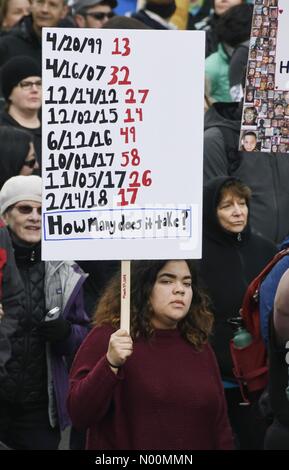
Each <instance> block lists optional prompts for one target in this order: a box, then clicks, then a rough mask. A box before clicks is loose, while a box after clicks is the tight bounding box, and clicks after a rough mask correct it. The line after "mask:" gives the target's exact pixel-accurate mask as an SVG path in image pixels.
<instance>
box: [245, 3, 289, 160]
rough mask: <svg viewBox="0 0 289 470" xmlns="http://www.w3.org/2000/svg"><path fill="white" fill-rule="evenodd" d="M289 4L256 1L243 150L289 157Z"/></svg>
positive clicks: (246, 93)
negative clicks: (286, 154) (281, 154)
mask: <svg viewBox="0 0 289 470" xmlns="http://www.w3.org/2000/svg"><path fill="white" fill-rule="evenodd" d="M288 25H289V1H288V0H255V6H254V13H253V20H252V30H251V40H250V46H249V57H248V65H247V76H246V87H245V93H244V106H243V115H242V123H241V135H240V146H239V148H240V150H243V151H248V152H252V151H261V152H273V153H275V152H281V153H289V57H288V56H289V54H288V50H287V49H288V47H287V46H288V39H289V37H288Z"/></svg>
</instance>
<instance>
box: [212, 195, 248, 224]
mask: <svg viewBox="0 0 289 470" xmlns="http://www.w3.org/2000/svg"><path fill="white" fill-rule="evenodd" d="M217 217H218V220H219V223H220V225H221V226H222V227H223V228H224V229H225V230H227V231H228V232H232V233H240V232H242V231H243V230H244V228H245V227H246V225H247V219H248V206H247V203H246V200H245V199H244V198H240V197H239V196H236V195H235V194H233V193H232V192H231V191H230V190H229V189H228V191H225V193H224V195H223V197H222V199H221V201H220V202H219V204H218V207H217Z"/></svg>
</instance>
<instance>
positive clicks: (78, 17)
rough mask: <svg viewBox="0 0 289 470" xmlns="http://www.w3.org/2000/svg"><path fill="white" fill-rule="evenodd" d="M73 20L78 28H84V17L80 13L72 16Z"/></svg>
mask: <svg viewBox="0 0 289 470" xmlns="http://www.w3.org/2000/svg"><path fill="white" fill-rule="evenodd" d="M73 19H74V22H75V24H76V26H78V28H85V26H86V25H85V17H84V16H82V15H75V16H74V18H73Z"/></svg>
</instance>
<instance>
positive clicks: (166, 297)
mask: <svg viewBox="0 0 289 470" xmlns="http://www.w3.org/2000/svg"><path fill="white" fill-rule="evenodd" d="M192 298H193V291H192V277H191V273H190V270H189V267H188V265H187V263H186V261H184V260H180V261H179V260H177V261H168V262H167V263H166V264H165V265H164V266H163V268H162V269H161V270H160V271H159V272H158V274H157V279H156V282H155V284H154V286H153V289H152V293H151V296H150V304H151V307H152V310H153V313H152V318H151V322H152V325H153V327H154V328H158V329H164V330H171V329H175V328H176V327H177V325H178V323H179V321H180V320H182V319H183V318H184V317H185V316H186V315H187V313H188V311H189V308H190V305H191V302H192Z"/></svg>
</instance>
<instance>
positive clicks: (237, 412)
mask: <svg viewBox="0 0 289 470" xmlns="http://www.w3.org/2000/svg"><path fill="white" fill-rule="evenodd" d="M250 196H251V191H250V189H249V188H248V186H246V185H245V184H244V183H243V182H242V181H240V180H239V179H237V178H235V177H226V176H224V177H218V178H214V179H212V180H211V181H210V182H209V183H208V184H207V185H206V186H205V188H204V199H203V254H202V259H201V260H200V261H198V271H199V274H200V277H201V279H202V282H203V284H204V287H206V288H207V292H208V294H209V296H210V298H211V301H212V309H213V312H214V315H215V325H214V331H213V336H212V345H213V347H214V351H215V353H216V355H217V359H218V362H219V366H220V369H221V375H222V379H223V384H224V387H225V395H226V399H227V405H228V412H229V417H230V419H231V425H232V427H233V430H234V431H235V433H236V435H237V439H238V441H239V446H240V448H241V449H260V448H262V446H263V437H264V432H265V428H264V426H263V424H262V422H261V420H260V421H259V419H258V417H257V414H256V410H255V404H254V405H248V406H240V402H243V401H244V400H243V398H242V396H241V393H240V390H239V387H238V383H237V381H236V380H235V378H234V375H233V371H232V368H233V364H232V360H231V355H230V340H231V339H232V337H233V328H232V327H231V325H230V324H229V323H228V320H229V319H230V318H232V317H239V310H240V308H241V306H242V300H243V296H244V294H245V292H246V289H247V287H248V285H249V283H250V282H251V281H252V280H253V279H254V278H255V277H256V276H257V274H258V273H259V272H260V271H261V270H262V268H263V267H264V266H265V265H266V264H267V262H268V261H269V260H270V259H271V258H272V257H273V255H274V254H275V252H276V248H275V245H274V244H273V243H272V242H271V241H268V240H266V239H264V238H263V237H261V236H259V235H256V234H255V233H253V232H252V230H251V227H250V223H249V210H250Z"/></svg>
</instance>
